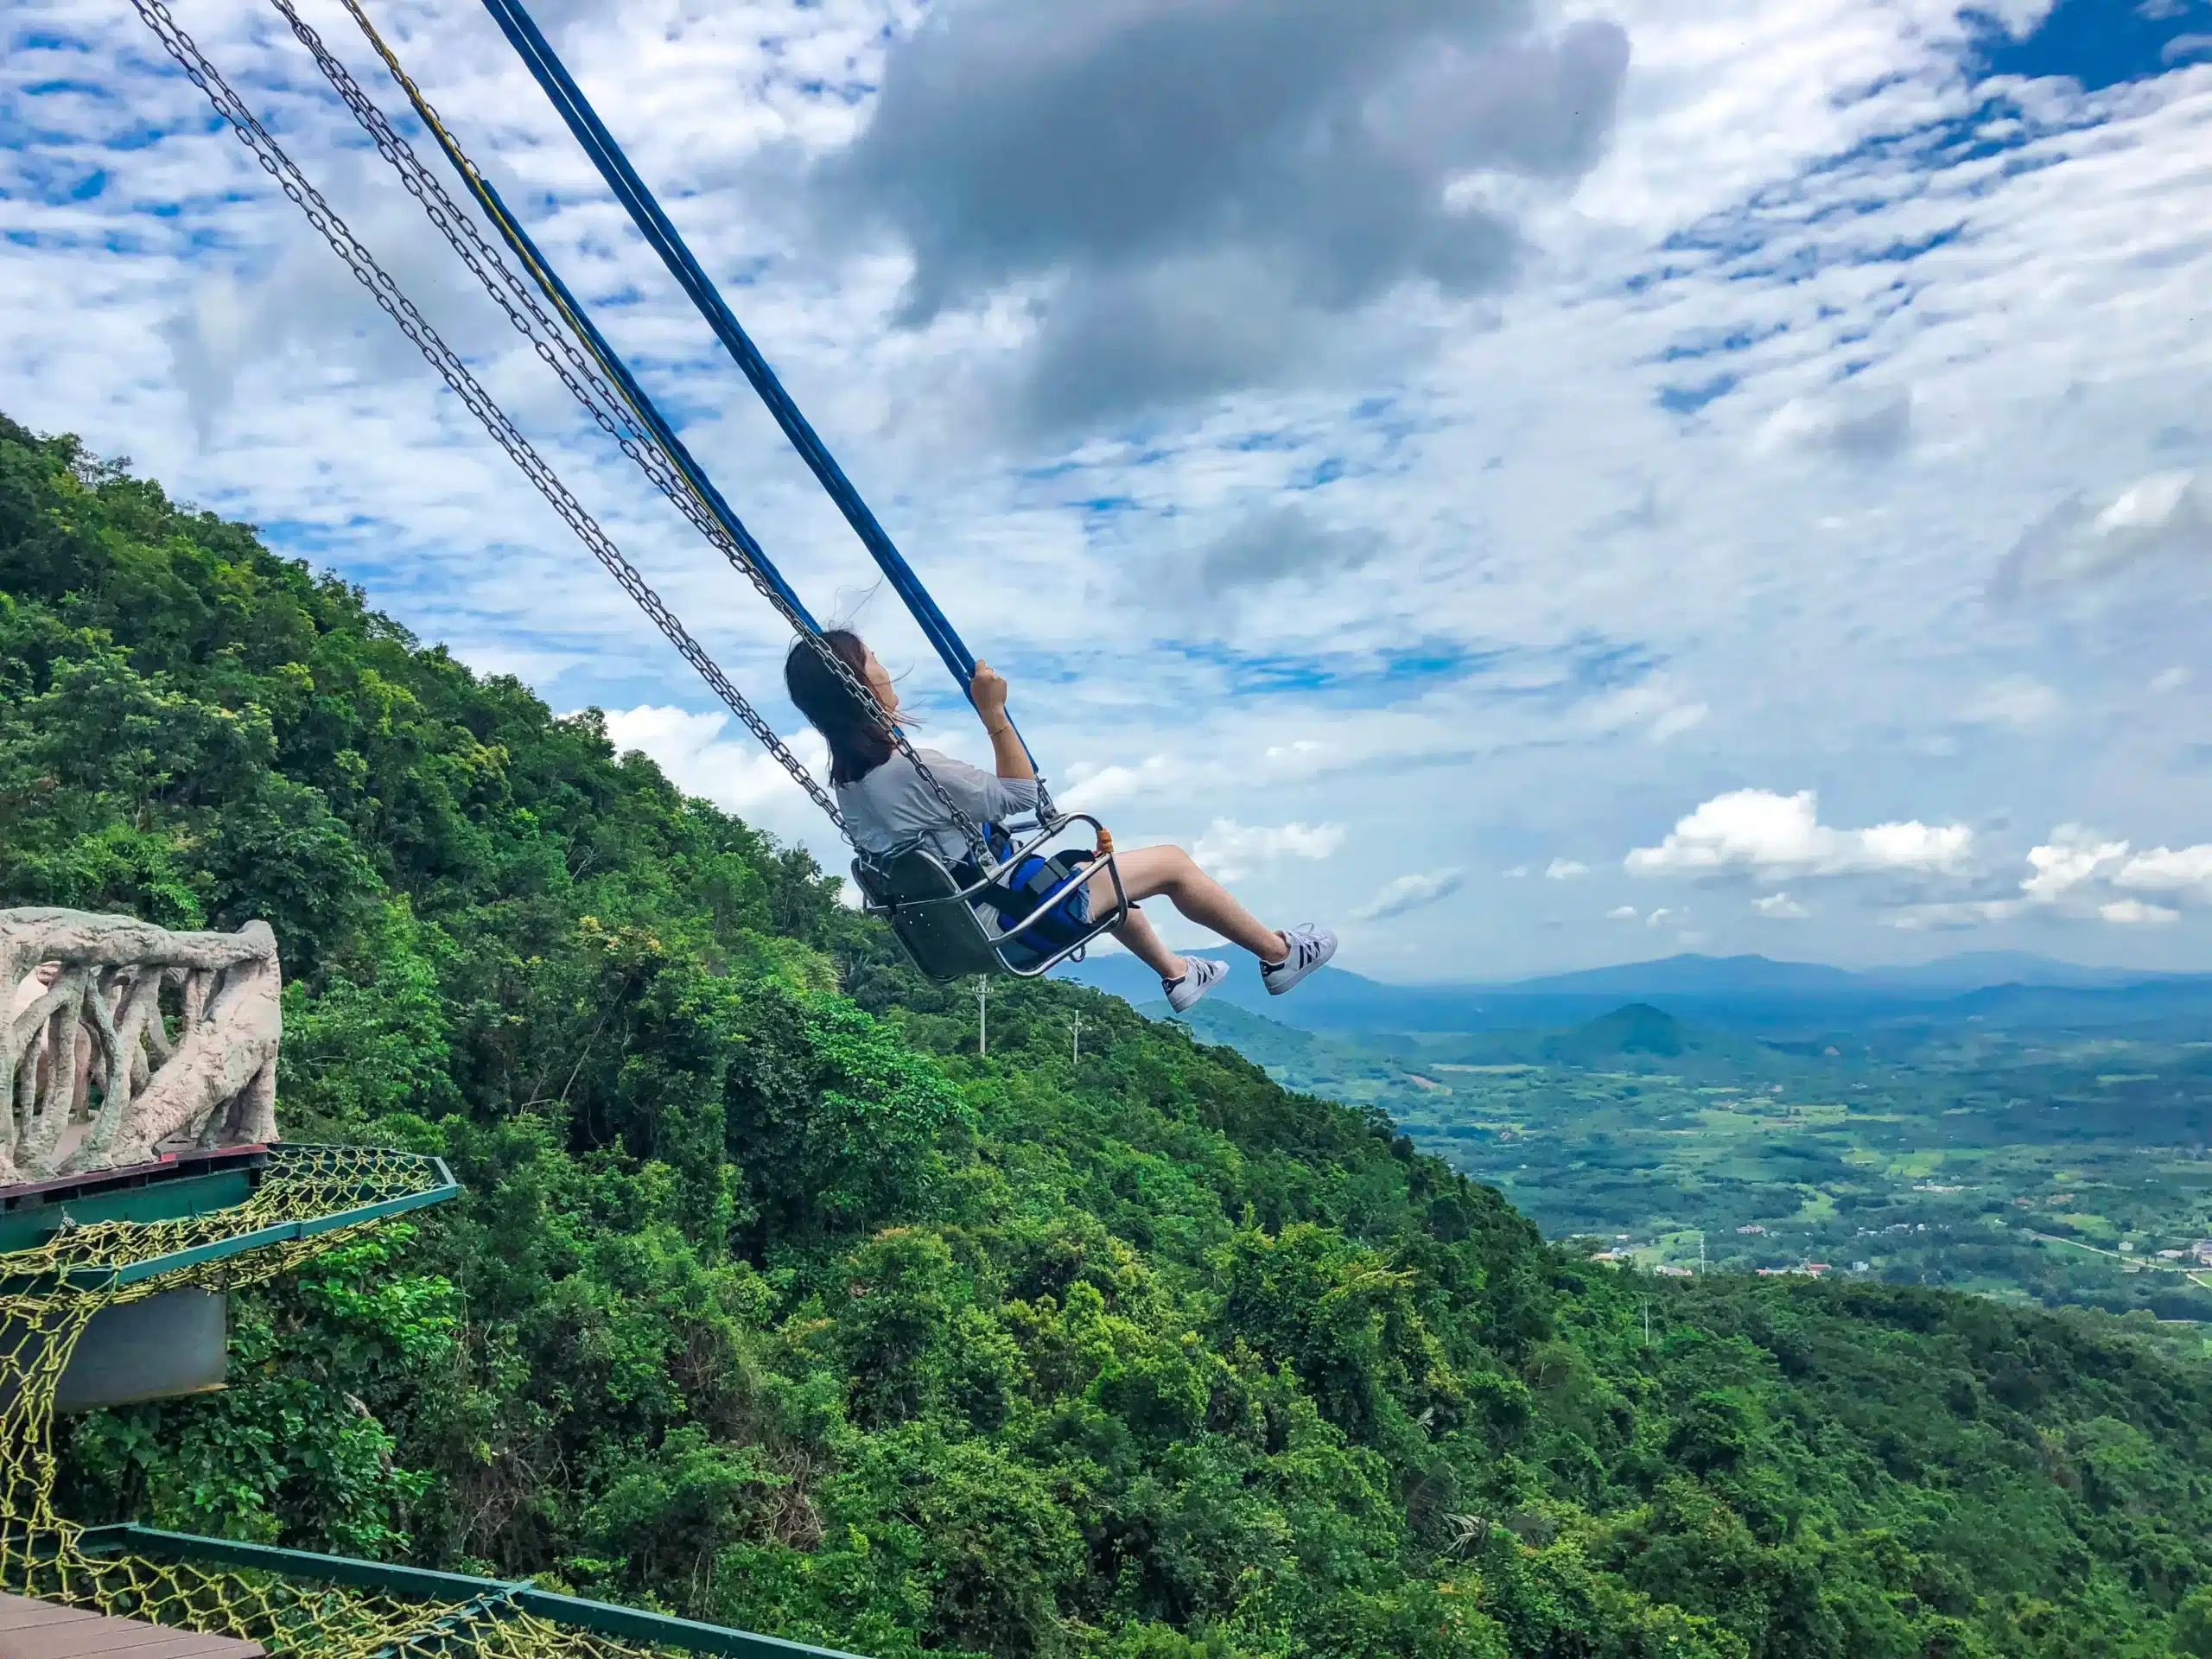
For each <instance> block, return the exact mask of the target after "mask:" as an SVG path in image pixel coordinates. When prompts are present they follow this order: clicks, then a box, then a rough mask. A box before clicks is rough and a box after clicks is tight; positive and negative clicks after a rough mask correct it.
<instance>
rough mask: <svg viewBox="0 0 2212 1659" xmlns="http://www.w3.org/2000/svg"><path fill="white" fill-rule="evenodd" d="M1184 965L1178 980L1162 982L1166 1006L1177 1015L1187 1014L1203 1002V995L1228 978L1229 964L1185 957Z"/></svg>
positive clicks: (1209, 959) (1211, 959)
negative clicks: (1165, 993)
mask: <svg viewBox="0 0 2212 1659" xmlns="http://www.w3.org/2000/svg"><path fill="white" fill-rule="evenodd" d="M1183 961H1184V963H1185V964H1186V966H1185V969H1184V973H1183V977H1182V978H1180V979H1167V980H1162V981H1161V982H1160V983H1161V984H1162V985H1163V986H1164V987H1166V991H1167V1006H1168V1007H1171V1008H1173V1009H1174V1010H1175V1012H1176V1013H1178V1014H1188V1013H1189V1012H1190V1011H1191V1010H1192V1008H1195V1007H1198V1004H1199V1003H1200V1002H1201V1001H1204V1000H1205V994H1206V993H1207V992H1208V991H1210V990H1211V989H1213V988H1214V987H1215V986H1217V985H1218V984H1220V983H1221V982H1222V981H1223V980H1224V979H1227V978H1228V977H1229V964H1228V963H1225V962H1216V961H1215V960H1214V959H1213V958H1212V957H1184V958H1183Z"/></svg>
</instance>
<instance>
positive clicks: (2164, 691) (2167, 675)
mask: <svg viewBox="0 0 2212 1659" xmlns="http://www.w3.org/2000/svg"><path fill="white" fill-rule="evenodd" d="M2195 678H2196V675H2195V674H2194V673H2192V672H2191V671H2190V670H2188V669H2185V668H2181V667H2174V668H2170V669H2167V670H2166V671H2164V673H2162V674H2160V675H2159V676H2158V677H2157V678H2155V679H2153V680H2152V682H2151V690H2152V693H2153V694H2154V695H2156V696H2167V695H2168V694H2169V693H2171V692H2175V691H2179V690H2183V688H2184V687H2186V686H2187V685H2188V684H2189V683H2190V681H2191V680H2193V679H2195Z"/></svg>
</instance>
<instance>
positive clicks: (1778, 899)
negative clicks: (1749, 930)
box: [1751, 893, 1813, 922]
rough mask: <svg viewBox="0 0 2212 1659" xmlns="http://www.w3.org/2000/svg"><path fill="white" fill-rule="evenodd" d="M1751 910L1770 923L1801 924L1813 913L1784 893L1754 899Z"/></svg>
mask: <svg viewBox="0 0 2212 1659" xmlns="http://www.w3.org/2000/svg"><path fill="white" fill-rule="evenodd" d="M1751 908H1752V909H1753V910H1755V911H1757V912H1758V913H1759V914H1760V915H1762V916H1764V917H1765V918H1767V919H1768V920H1769V921H1770V922H1802V921H1803V920H1805V919H1806V918H1808V917H1809V916H1810V915H1811V914H1812V913H1813V912H1811V911H1809V910H1808V909H1806V908H1805V906H1802V905H1801V904H1799V903H1798V902H1797V901H1796V899H1792V898H1791V897H1790V896H1789V894H1788V893H1769V894H1768V895H1767V896H1766V897H1765V898H1764V899H1752V900H1751Z"/></svg>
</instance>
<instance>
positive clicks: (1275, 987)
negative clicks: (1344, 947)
mask: <svg viewBox="0 0 2212 1659" xmlns="http://www.w3.org/2000/svg"><path fill="white" fill-rule="evenodd" d="M1283 938H1284V939H1285V940H1286V941H1287V942H1288V944H1289V945H1290V954H1289V955H1288V956H1287V957H1284V958H1283V959H1282V960H1281V962H1278V963H1274V964H1273V965H1272V966H1270V965H1269V964H1268V963H1264V962H1263V963H1261V964H1260V977H1261V978H1262V980H1263V981H1265V982H1266V983H1267V987H1268V995H1269V996H1281V995H1283V994H1284V993H1285V992H1286V991H1288V990H1290V989H1291V988H1293V987H1294V986H1295V985H1296V984H1297V983H1298V982H1299V981H1300V980H1302V979H1304V978H1305V977H1306V976H1307V975H1308V974H1311V973H1313V972H1316V971H1318V970H1319V969H1323V968H1325V967H1327V966H1328V964H1329V958H1330V957H1333V956H1335V955H1336V954H1337V936H1336V935H1335V934H1333V933H1332V932H1330V931H1329V930H1328V929H1326V928H1325V927H1316V926H1314V925H1313V923H1311V922H1306V923H1303V924H1301V925H1299V926H1297V927H1294V928H1292V929H1291V930H1290V931H1289V932H1287V933H1286V934H1284V935H1283Z"/></svg>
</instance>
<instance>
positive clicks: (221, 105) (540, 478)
mask: <svg viewBox="0 0 2212 1659" xmlns="http://www.w3.org/2000/svg"><path fill="white" fill-rule="evenodd" d="M131 5H132V8H133V9H134V10H136V11H137V13H138V16H139V17H140V18H141V20H143V22H145V24H146V26H147V27H148V28H149V29H151V30H152V31H153V33H154V35H155V36H156V39H158V40H159V41H161V43H162V47H163V48H164V49H165V50H167V52H168V54H169V56H170V57H172V58H174V59H175V60H176V62H177V64H178V65H179V67H181V68H182V69H183V71H184V73H185V75H186V78H187V79H189V80H190V81H191V82H192V84H193V85H194V86H196V87H198V88H199V89H200V92H203V93H205V94H206V95H207V100H208V102H209V103H210V104H211V105H213V107H214V110H215V113H216V114H217V115H219V116H220V117H221V118H223V120H224V121H225V122H226V123H227V124H229V126H230V128H231V130H232V132H233V133H234V134H235V135H236V136H237V137H238V140H239V142H240V143H244V144H245V146H246V148H247V149H249V150H250V151H251V152H252V155H253V157H254V159H255V160H256V161H257V162H259V163H260V165H261V168H262V170H263V171H264V172H265V173H267V174H268V175H270V177H271V178H273V179H275V180H276V181H277V184H278V185H279V186H280V187H281V188H283V192H284V194H286V195H287V196H289V197H290V198H291V200H293V202H294V203H296V205H297V206H298V207H299V208H300V210H301V211H302V213H305V214H306V216H307V219H308V223H309V224H311V225H312V226H314V227H315V230H316V231H317V232H320V233H321V237H322V238H323V240H324V241H325V242H327V243H328V244H329V245H330V248H331V251H333V252H334V253H336V254H337V255H338V257H340V258H341V259H343V260H344V261H345V262H346V266H347V268H348V269H350V270H352V271H353V277H354V279H355V280H356V281H357V282H359V283H360V284H361V286H362V287H363V288H364V289H366V290H367V291H368V293H369V295H370V297H372V299H374V300H375V301H376V302H377V305H378V308H380V309H382V310H383V311H384V313H385V315H387V316H389V317H390V318H391V320H392V321H393V322H394V323H396V324H397V326H398V327H399V330H400V332H401V333H402V334H404V335H406V337H407V338H408V340H410V342H412V343H413V345H414V346H415V347H416V350H417V351H419V352H420V353H422V354H423V359H424V360H425V361H427V362H428V363H429V365H430V366H431V367H432V368H434V369H435V370H436V371H437V372H438V375H439V378H442V380H444V381H445V383H446V385H448V387H450V388H451V389H452V391H454V395H455V396H457V397H460V398H461V402H462V403H463V404H466V405H467V408H468V410H469V412H470V413H471V414H473V415H474V416H476V418H477V420H478V421H479V422H480V423H481V424H482V425H483V427H484V429H485V430H486V432H488V433H490V434H491V435H492V438H493V442H496V443H498V444H499V447H500V448H502V449H504V450H505V451H506V453H507V455H508V458H509V459H510V460H512V461H513V462H514V463H515V465H516V466H517V467H518V468H520V469H521V471H522V473H523V474H524V476H525V477H526V478H528V479H529V480H530V481H531V484H533V485H534V486H537V492H538V493H539V494H541V495H543V497H544V498H545V499H546V501H547V502H548V503H549V504H550V505H551V506H552V508H553V510H554V511H555V512H557V513H558V514H559V515H560V516H561V518H562V519H563V522H565V523H566V524H568V526H569V529H570V530H572V531H574V532H575V535H576V537H577V538H578V539H579V540H580V541H582V543H584V545H585V546H586V547H587V548H588V549H589V550H591V552H592V554H593V556H594V557H596V558H597V559H598V560H599V562H600V563H601V564H602V565H604V566H606V568H607V571H608V572H609V573H610V574H611V575H613V577H614V579H615V581H616V582H619V583H620V584H621V586H622V588H623V590H624V591H625V592H626V593H627V594H629V595H630V597H631V598H632V600H634V601H636V602H637V604H638V606H639V608H640V609H642V610H643V611H644V612H645V614H646V615H647V616H648V617H650V618H651V619H652V621H653V623H654V625H655V626H657V627H658V628H659V630H660V631H661V632H662V633H663V634H664V636H665V637H666V638H667V639H668V641H669V643H670V644H671V645H674V646H675V647H676V649H677V652H678V653H679V654H680V655H681V656H682V657H683V659H684V660H685V661H686V662H688V663H690V664H691V666H692V667H693V668H694V669H696V670H697V671H698V673H699V675H700V677H701V678H702V679H704V680H705V681H706V682H707V684H708V686H709V688H710V689H711V690H713V691H714V692H715V695H716V696H719V697H720V698H721V700H722V702H724V703H725V704H726V705H727V706H728V708H729V709H730V710H731V712H732V713H734V714H735V715H737V717H738V718H739V719H740V720H741V721H744V723H745V725H746V726H747V728H748V729H749V730H750V731H751V732H752V733H753V736H754V737H756V738H757V739H759V740H760V743H761V744H762V746H763V747H766V749H767V751H768V752H769V753H770V754H772V755H773V756H774V757H775V759H776V760H778V761H779V762H780V763H781V764H782V766H783V767H784V769H785V771H786V772H789V773H790V774H791V777H792V779H794V780H795V781H796V782H797V783H798V785H800V786H801V787H802V788H804V790H805V791H806V792H807V793H808V794H809V795H810V796H811V797H812V798H813V800H814V804H816V805H817V806H819V807H820V808H821V809H822V810H823V812H824V813H826V814H827V815H828V816H829V820H830V822H831V823H834V824H836V826H837V829H838V830H839V832H840V833H842V835H843V836H845V837H846V839H847V840H848V841H850V840H851V838H852V832H851V830H850V829H849V828H848V827H847V825H846V823H845V820H844V815H843V814H842V812H840V811H839V810H838V809H837V804H836V801H835V800H833V799H832V798H830V797H829V795H828V794H827V793H826V792H825V791H823V788H822V786H821V785H819V784H818V783H817V782H816V781H815V779H814V778H813V775H812V774H811V773H810V772H808V771H807V769H806V767H805V766H804V764H803V763H802V762H801V761H800V760H799V759H798V756H796V755H794V754H793V753H791V750H790V749H789V748H788V747H786V746H785V743H784V741H783V740H782V738H780V737H779V736H778V735H777V734H776V731H775V728H773V727H772V726H771V725H769V723H768V722H767V721H766V720H764V719H763V718H762V717H761V715H760V712H759V711H758V710H757V709H754V708H753V705H752V703H750V702H747V699H746V697H745V696H744V694H743V693H742V692H741V691H740V690H738V689H737V687H736V686H735V685H734V684H733V683H731V682H730V680H729V678H728V676H726V675H725V674H724V673H723V672H722V671H721V668H720V667H719V666H718V665H717V664H715V661H714V659H713V658H711V657H709V655H708V654H707V652H706V651H705V649H704V648H703V647H702V646H701V645H700V644H699V643H698V641H697V640H696V639H693V638H692V637H691V635H690V632H689V631H688V630H687V629H686V628H685V627H684V626H683V622H682V621H681V620H679V619H678V618H677V615H676V614H675V613H674V612H672V611H671V610H670V609H669V607H668V606H667V605H666V603H665V602H664V601H663V600H662V599H661V597H660V595H659V594H657V593H655V592H654V591H653V588H652V586H651V584H649V583H648V582H646V581H645V576H644V575H643V574H642V573H640V572H639V569H637V567H636V566H635V565H633V564H632V563H630V562H629V560H628V559H626V557H624V556H623V555H622V553H621V551H620V550H619V549H618V548H617V547H616V546H615V545H614V543H613V541H612V540H611V539H610V538H609V537H608V536H607V533H606V531H604V530H602V529H601V527H600V525H599V524H598V521H597V520H595V519H594V518H592V516H591V515H590V513H589V512H587V511H585V509H584V507H583V506H582V504H581V503H580V502H578V501H577V499H576V498H575V495H574V494H573V493H570V492H569V488H568V486H566V485H565V484H563V482H562V481H561V480H560V479H559V477H558V476H556V474H555V473H554V472H553V470H552V468H551V467H550V466H548V465H547V463H546V462H545V461H544V459H543V457H542V456H541V455H539V454H538V453H537V450H536V448H533V447H532V446H531V443H530V441H529V440H528V439H527V438H525V437H524V435H522V433H521V431H520V430H519V429H518V428H517V427H516V426H515V424H514V423H513V422H512V420H510V419H509V418H508V417H507V416H506V414H505V411H504V410H501V409H500V408H499V405H498V404H496V403H494V402H493V399H492V397H491V394H490V393H488V392H487V391H485V389H484V387H483V386H482V385H481V384H480V383H479V382H478V380H477V378H476V377H475V375H474V373H473V372H470V370H469V367H468V365H467V363H465V362H464V361H463V360H462V359H461V356H460V354H459V353H456V352H455V351H454V349H453V348H452V347H451V346H448V344H447V343H446V342H445V340H444V339H443V338H442V337H441V336H440V335H439V334H438V332H437V331H436V329H435V328H433V327H431V326H430V323H429V321H428V320H427V319H426V318H425V317H424V316H423V314H422V312H421V311H419V310H417V309H416V306H415V304H414V302H412V301H410V299H408V297H407V296H405V295H404V293H402V292H401V291H400V289H399V287H398V285H397V283H394V282H393V281H392V279H391V276H390V274H389V273H388V272H386V271H385V270H384V268H383V267H382V266H381V265H379V264H378V263H377V262H376V259H375V258H374V257H373V256H372V255H371V254H370V252H369V251H368V249H367V248H366V246H365V245H363V244H362V243H361V241H360V240H359V238H357V237H355V236H354V234H353V232H352V230H351V229H349V228H348V227H347V226H346V221H345V220H344V219H342V218H340V216H339V214H338V213H337V211H336V210H335V209H334V208H333V207H331V206H330V204H329V202H328V201H327V200H325V199H324V198H323V196H322V194H321V192H319V191H318V190H316V189H315V187H314V185H313V184H311V183H310V182H309V181H308V179H307V176H306V175H304V174H303V173H302V172H301V170H300V169H299V168H298V167H297V166H296V165H295V164H294V162H292V160H291V158H290V157H289V156H288V155H286V154H285V152H284V149H283V146H282V145H280V144H279V143H277V140H276V139H275V137H272V136H271V135H270V132H269V130H268V129H267V128H266V127H264V125H263V124H261V121H260V118H258V117H257V116H256V115H255V114H254V113H253V111H251V109H250V108H249V107H248V106H247V105H246V103H245V99H242V98H241V97H240V96H239V95H238V92H236V91H235V90H233V89H232V86H231V85H230V83H229V82H228V81H226V79H224V78H223V76H222V73H221V72H220V71H219V70H218V69H217V68H216V67H214V65H213V63H211V62H210V61H209V60H208V59H207V55H206V54H204V53H202V52H201V51H200V48H199V46H198V44H197V43H196V42H195V41H194V40H193V38H192V36H191V35H189V34H188V33H187V32H186V31H185V29H183V28H182V27H181V25H179V24H178V22H176V20H175V17H174V16H172V15H171V13H170V11H169V9H168V5H167V4H166V3H165V0H131Z"/></svg>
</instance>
